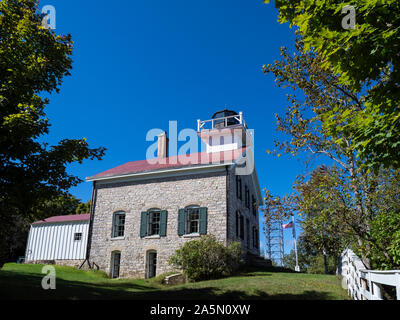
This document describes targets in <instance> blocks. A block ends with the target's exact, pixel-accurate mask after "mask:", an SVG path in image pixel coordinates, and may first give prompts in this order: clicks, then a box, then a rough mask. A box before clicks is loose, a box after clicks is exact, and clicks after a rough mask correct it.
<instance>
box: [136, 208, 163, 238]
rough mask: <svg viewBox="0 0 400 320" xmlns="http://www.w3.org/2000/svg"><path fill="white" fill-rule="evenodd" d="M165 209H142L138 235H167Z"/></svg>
mask: <svg viewBox="0 0 400 320" xmlns="http://www.w3.org/2000/svg"><path fill="white" fill-rule="evenodd" d="M167 214H168V212H167V210H160V209H156V208H153V209H150V210H148V211H143V212H142V214H141V220H140V236H141V237H142V238H143V237H147V236H156V235H159V236H161V237H164V236H166V235H167Z"/></svg>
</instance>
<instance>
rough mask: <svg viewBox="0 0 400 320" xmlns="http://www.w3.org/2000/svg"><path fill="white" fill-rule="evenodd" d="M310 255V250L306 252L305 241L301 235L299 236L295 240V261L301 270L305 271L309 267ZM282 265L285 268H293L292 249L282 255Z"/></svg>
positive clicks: (294, 263) (293, 257)
mask: <svg viewBox="0 0 400 320" xmlns="http://www.w3.org/2000/svg"><path fill="white" fill-rule="evenodd" d="M311 257H312V256H311V254H310V252H308V251H307V249H306V243H305V242H304V240H303V238H302V237H299V239H298V241H297V262H298V264H299V267H300V271H301V272H307V270H308V268H309V267H310V259H311ZM283 266H284V267H285V268H289V269H292V270H295V266H296V253H295V251H294V250H293V249H292V250H291V251H290V252H289V253H288V254H285V256H284V257H283Z"/></svg>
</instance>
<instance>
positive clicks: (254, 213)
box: [251, 195, 258, 217]
mask: <svg viewBox="0 0 400 320" xmlns="http://www.w3.org/2000/svg"><path fill="white" fill-rule="evenodd" d="M251 203H252V208H253V216H255V217H256V216H257V211H258V208H257V201H256V198H255V197H254V195H252V196H251Z"/></svg>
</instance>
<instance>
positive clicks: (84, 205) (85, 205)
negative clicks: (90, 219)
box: [75, 201, 90, 214]
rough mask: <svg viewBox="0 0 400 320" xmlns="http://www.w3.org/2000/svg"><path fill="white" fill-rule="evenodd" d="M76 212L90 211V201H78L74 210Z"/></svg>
mask: <svg viewBox="0 0 400 320" xmlns="http://www.w3.org/2000/svg"><path fill="white" fill-rule="evenodd" d="M75 213H76V214H84V213H90V201H88V202H85V203H79V205H78V207H77V208H76V210H75Z"/></svg>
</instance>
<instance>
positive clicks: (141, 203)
mask: <svg viewBox="0 0 400 320" xmlns="http://www.w3.org/2000/svg"><path fill="white" fill-rule="evenodd" d="M197 133H198V135H199V137H200V138H201V139H202V141H204V143H205V145H206V150H205V151H203V152H198V153H192V154H185V155H174V156H168V138H167V135H166V134H165V133H164V134H161V135H159V136H158V150H157V158H156V159H151V160H141V161H133V162H128V163H125V164H123V165H121V166H118V167H115V168H112V169H110V170H107V171H104V172H102V173H99V174H96V175H94V176H91V177H89V178H87V179H86V180H87V181H92V182H93V196H92V204H93V205H92V209H91V215H90V226H89V234H90V235H89V242H88V253H87V258H88V260H89V261H90V262H91V263H95V264H96V265H98V266H99V268H100V269H102V270H104V271H106V272H107V273H108V274H109V275H110V276H111V277H113V278H117V277H140V278H150V277H153V276H156V275H158V274H161V273H165V272H167V271H171V266H170V265H169V264H168V259H169V258H170V256H171V255H173V254H174V252H175V250H176V249H178V248H179V247H181V246H182V245H183V244H184V243H185V242H186V241H190V240H193V239H197V238H199V237H201V236H202V235H205V234H213V235H215V236H216V238H217V239H218V240H220V241H222V242H224V243H228V242H230V241H240V242H241V243H242V247H243V249H244V250H245V252H246V253H248V254H249V255H258V254H259V239H258V234H259V222H258V206H260V205H261V204H262V197H261V193H260V187H259V183H258V179H257V173H256V170H255V166H254V162H253V148H252V142H251V141H252V133H251V130H249V129H248V128H247V125H246V123H245V121H244V118H243V115H242V113H239V114H237V113H236V112H234V111H230V110H223V111H220V112H216V113H215V114H214V115H213V116H212V118H211V119H209V120H204V121H202V120H198V121H197Z"/></svg>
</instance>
